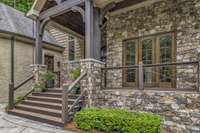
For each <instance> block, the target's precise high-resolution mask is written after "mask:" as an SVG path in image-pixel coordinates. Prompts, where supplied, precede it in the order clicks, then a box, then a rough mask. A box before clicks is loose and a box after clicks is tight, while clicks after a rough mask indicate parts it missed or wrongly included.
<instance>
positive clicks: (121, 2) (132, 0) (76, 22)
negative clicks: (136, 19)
mask: <svg viewBox="0 0 200 133" xmlns="http://www.w3.org/2000/svg"><path fill="white" fill-rule="evenodd" d="M64 1H65V2H67V1H68V0H35V2H34V4H33V6H32V8H31V10H30V11H29V12H28V13H27V15H28V16H29V17H31V18H33V19H36V18H37V17H38V16H39V15H40V14H42V13H43V12H45V11H48V10H47V9H50V8H52V7H55V6H57V5H59V2H64ZM93 1H94V6H95V7H98V8H102V9H103V8H104V7H106V5H108V4H110V3H115V6H114V7H112V8H111V9H109V10H108V11H109V12H113V11H116V10H119V9H122V8H125V7H128V6H131V5H134V4H138V3H141V2H144V1H147V0H93ZM61 4H62V3H61ZM77 6H79V7H81V8H82V9H84V3H82V4H79V5H77ZM51 19H52V20H53V21H54V22H56V23H58V24H61V25H63V26H65V27H67V28H69V29H71V30H73V31H75V32H77V33H79V34H80V35H84V33H85V23H84V22H83V18H82V16H81V14H80V13H78V12H74V11H68V12H67V13H64V14H61V15H58V16H55V17H51Z"/></svg>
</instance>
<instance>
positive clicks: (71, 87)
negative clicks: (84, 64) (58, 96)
mask: <svg viewBox="0 0 200 133" xmlns="http://www.w3.org/2000/svg"><path fill="white" fill-rule="evenodd" d="M86 75H87V74H86V73H82V74H81V75H80V76H79V77H78V78H77V79H76V80H75V81H74V82H73V83H72V84H71V85H70V86H69V88H68V89H67V93H68V92H70V91H71V90H72V89H73V87H74V86H75V85H77V84H78V82H79V81H81V80H82V79H83V78H84V77H85V76H86Z"/></svg>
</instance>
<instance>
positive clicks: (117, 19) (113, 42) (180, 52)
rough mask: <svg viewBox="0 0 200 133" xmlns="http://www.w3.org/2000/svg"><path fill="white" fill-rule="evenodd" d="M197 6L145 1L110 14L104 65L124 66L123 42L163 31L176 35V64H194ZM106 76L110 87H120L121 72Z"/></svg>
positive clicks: (199, 29)
mask: <svg viewBox="0 0 200 133" xmlns="http://www.w3.org/2000/svg"><path fill="white" fill-rule="evenodd" d="M152 1H153V0H152ZM199 7H200V1H199V0H176V1H175V0H157V1H156V0H154V3H150V2H146V3H145V2H144V3H143V4H141V5H140V4H138V5H135V6H134V7H132V9H131V8H130V10H126V9H124V10H123V9H122V11H116V12H111V13H110V14H108V18H109V19H108V22H107V27H106V32H107V36H106V40H107V63H106V64H107V66H108V67H109V66H110V67H116V66H123V59H122V58H123V55H122V53H123V52H122V49H123V41H124V40H126V39H130V38H135V37H137V38H139V39H140V38H142V37H144V36H149V35H153V34H161V33H165V32H172V33H174V34H175V41H176V47H177V50H176V61H177V62H183V61H197V57H198V53H199V50H200V49H199V46H200V43H199V40H200V23H199V20H200V19H199V18H200V8H199ZM116 53H118V54H116ZM186 69H187V68H185V70H186ZM180 71H181V70H180ZM194 71H195V70H194ZM177 72H179V70H177ZM179 73H181V72H179ZM109 75H111V76H112V77H114V78H115V79H114V80H112V77H109V76H108V82H109V83H110V86H112V87H120V86H122V71H120V70H119V71H113V72H112V71H110V74H109ZM183 76H184V75H183ZM191 78H193V76H191ZM177 80H178V79H177ZM115 81H117V82H115ZM116 83H117V84H116ZM182 83H183V82H181V83H180V84H179V85H181V84H182Z"/></svg>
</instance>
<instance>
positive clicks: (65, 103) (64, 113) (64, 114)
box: [62, 73, 87, 123]
mask: <svg viewBox="0 0 200 133" xmlns="http://www.w3.org/2000/svg"><path fill="white" fill-rule="evenodd" d="M85 76H87V73H82V74H81V75H80V76H79V77H78V78H77V79H76V80H75V81H74V82H73V83H72V84H71V85H70V86H69V88H68V89H67V90H63V95H62V120H63V122H64V123H66V122H67V121H68V120H69V118H68V113H69V111H68V93H69V92H70V91H71V90H72V89H73V87H74V86H75V85H77V84H78V83H79V82H80V81H81V80H82V79H83V78H84V77H85Z"/></svg>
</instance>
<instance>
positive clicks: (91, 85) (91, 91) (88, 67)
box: [80, 59, 105, 106]
mask: <svg viewBox="0 0 200 133" xmlns="http://www.w3.org/2000/svg"><path fill="white" fill-rule="evenodd" d="M80 64H81V73H83V72H85V73H87V76H86V77H85V78H84V79H83V80H82V81H81V88H82V89H86V90H87V91H88V100H89V101H88V106H96V104H97V103H98V102H97V101H96V99H97V98H98V94H99V92H100V91H101V83H102V82H101V81H102V75H101V74H102V73H101V68H103V67H105V64H104V63H103V62H101V61H98V60H94V59H85V60H81V61H80Z"/></svg>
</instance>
